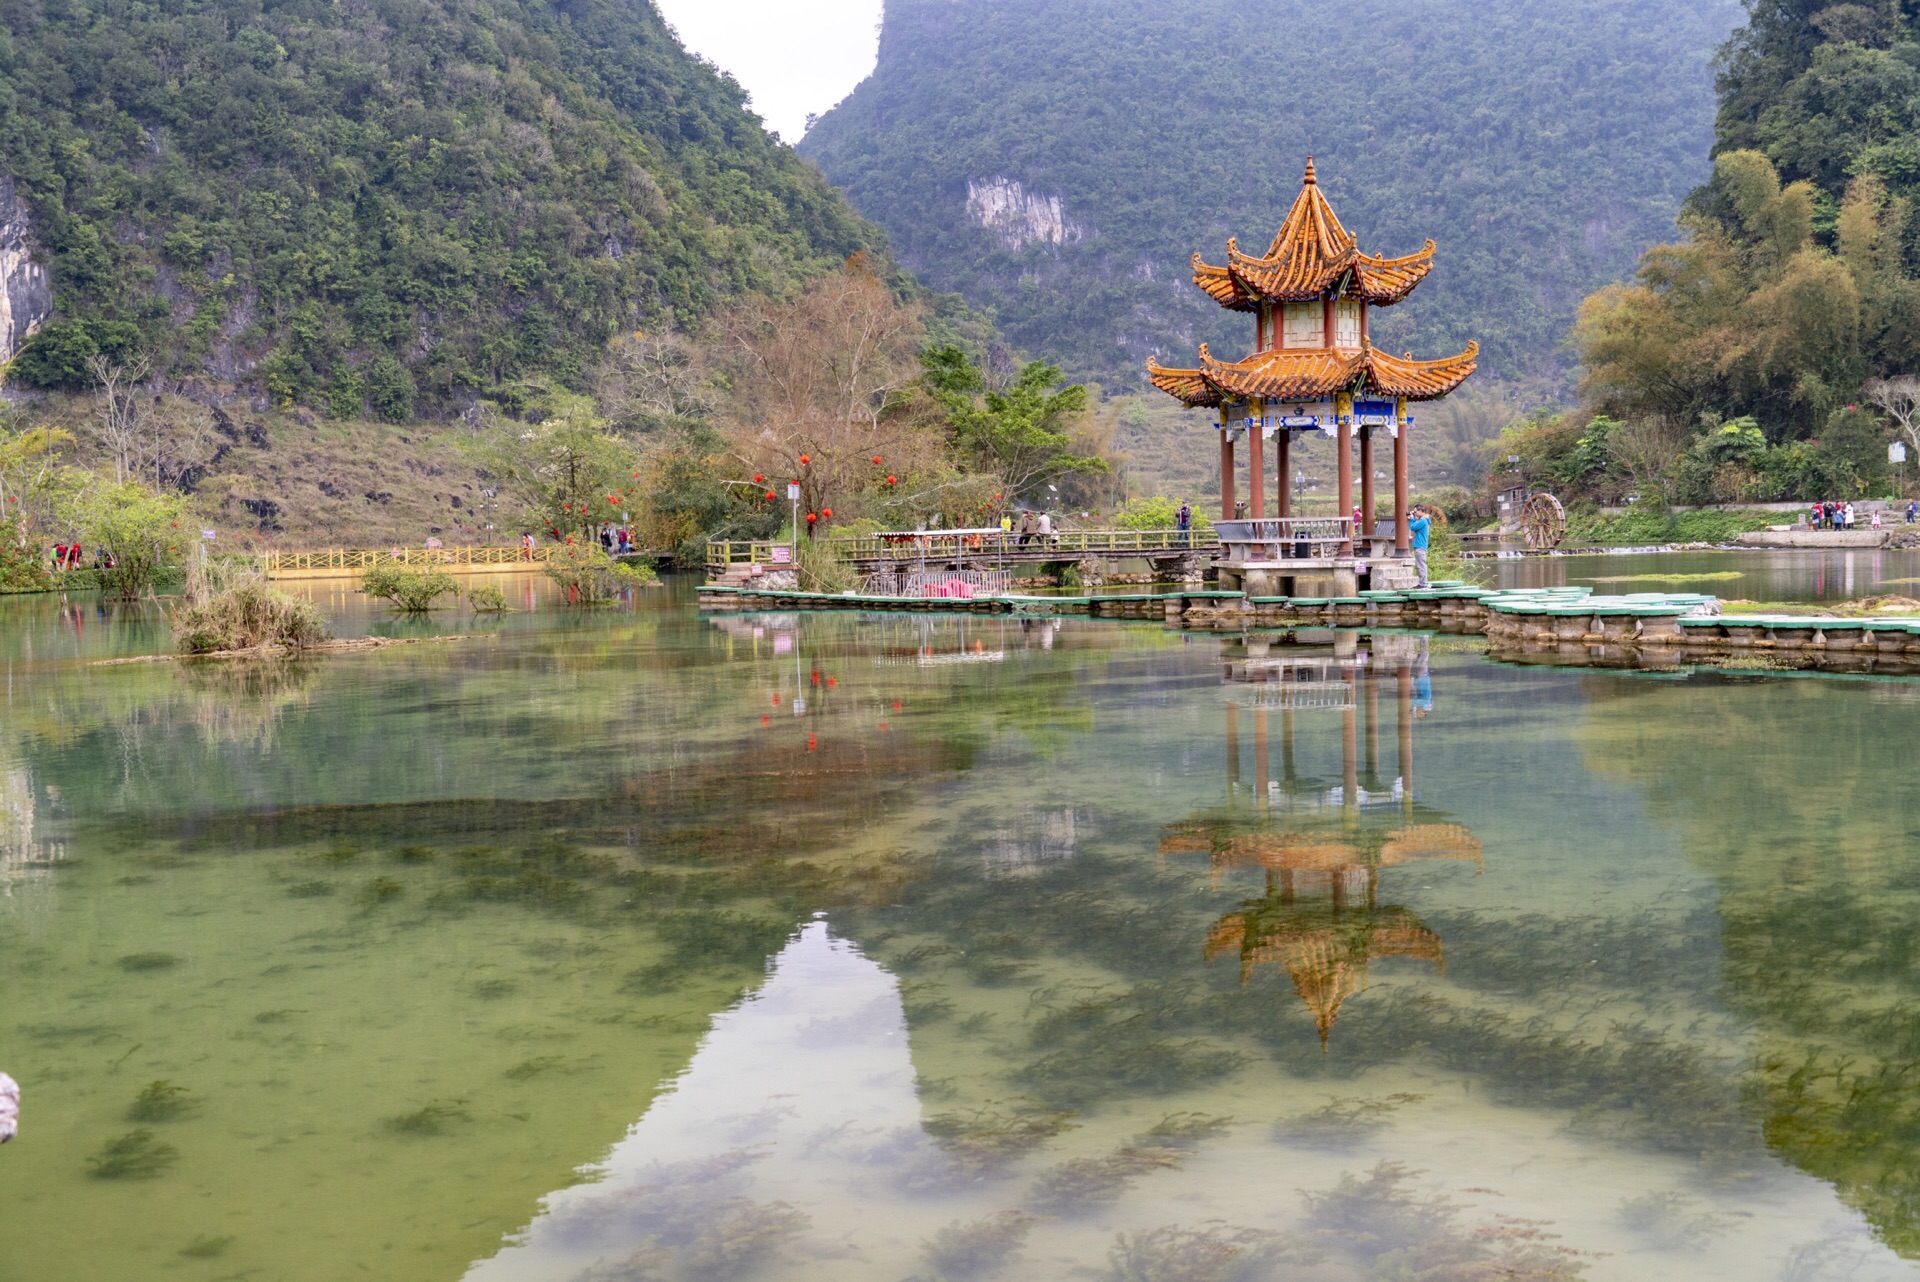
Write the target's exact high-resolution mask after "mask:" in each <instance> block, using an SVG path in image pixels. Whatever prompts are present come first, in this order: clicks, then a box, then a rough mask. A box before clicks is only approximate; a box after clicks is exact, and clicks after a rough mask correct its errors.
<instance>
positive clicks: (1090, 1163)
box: [1029, 1144, 1187, 1215]
mask: <svg viewBox="0 0 1920 1282" xmlns="http://www.w3.org/2000/svg"><path fill="white" fill-rule="evenodd" d="M1186 1159H1187V1154H1186V1151H1185V1150H1184V1149H1177V1148H1161V1147H1159V1146H1158V1145H1140V1144H1128V1145H1126V1146H1124V1147H1122V1148H1120V1149H1118V1150H1116V1151H1114V1152H1112V1153H1109V1154H1107V1155H1106V1156H1105V1157H1079V1158H1075V1159H1073V1160H1072V1161H1070V1162H1062V1163H1061V1164H1060V1165H1059V1166H1056V1167H1054V1168H1053V1169H1051V1170H1048V1171H1043V1172H1041V1174H1040V1178H1038V1179H1036V1180H1035V1181H1034V1182H1033V1192H1032V1194H1031V1195H1030V1197H1029V1205H1031V1206H1032V1207H1033V1209H1034V1210H1036V1211H1039V1212H1040V1213H1041V1214H1043V1215H1077V1214H1080V1213H1081V1212H1084V1211H1089V1210H1093V1209H1095V1208H1097V1207H1102V1206H1111V1205H1112V1204H1113V1203H1115V1202H1117V1201H1119V1200H1120V1195H1121V1194H1122V1193H1124V1192H1126V1191H1127V1187H1128V1186H1129V1185H1131V1184H1132V1183H1133V1182H1134V1181H1135V1180H1137V1179H1139V1178H1140V1177H1141V1176H1143V1175H1147V1174H1151V1173H1152V1172H1154V1171H1177V1170H1179V1169H1180V1167H1181V1166H1183V1165H1185V1163H1186Z"/></svg>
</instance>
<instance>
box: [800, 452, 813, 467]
mask: <svg viewBox="0 0 1920 1282" xmlns="http://www.w3.org/2000/svg"><path fill="white" fill-rule="evenodd" d="M800 466H801V467H812V466H813V460H812V459H810V458H808V457H807V456H806V455H805V454H802V455H801V456H800Z"/></svg>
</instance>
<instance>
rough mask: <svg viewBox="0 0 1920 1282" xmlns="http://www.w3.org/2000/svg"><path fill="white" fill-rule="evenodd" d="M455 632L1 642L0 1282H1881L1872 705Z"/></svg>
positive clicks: (1892, 1164)
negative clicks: (171, 647) (257, 640)
mask: <svg viewBox="0 0 1920 1282" xmlns="http://www.w3.org/2000/svg"><path fill="white" fill-rule="evenodd" d="M1542 564H1543V565H1545V566H1546V567H1548V569H1549V570H1558V569H1560V568H1562V567H1564V566H1571V565H1572V559H1571V558H1568V559H1566V560H1565V561H1564V562H1563V561H1559V560H1556V561H1551V562H1545V563H1542ZM1503 568H1504V567H1503ZM1525 568H1526V569H1528V570H1529V571H1531V569H1532V568H1533V563H1528V565H1527V566H1526V567H1525ZM1578 570H1579V567H1574V568H1572V569H1569V570H1568V573H1569V575H1570V576H1571V575H1573V574H1574V573H1575V572H1577V571H1578ZM1621 572H1626V571H1621ZM500 581H501V582H502V584H503V585H504V586H506V587H508V589H509V598H510V600H512V601H514V602H515V604H516V605H517V606H518V607H520V608H519V609H517V610H516V611H515V612H514V613H511V614H509V615H507V616H505V617H503V618H497V619H487V618H484V617H483V618H479V619H476V618H474V616H471V615H469V614H466V613H464V612H459V611H447V612H442V613H439V614H436V615H435V616H433V617H432V618H431V619H430V620H428V621H425V622H421V623H406V622H397V621H395V620H393V619H392V618H391V617H390V616H387V615H386V614H385V613H384V612H381V611H377V610H371V609H369V608H368V606H367V604H366V603H365V602H364V601H363V600H362V599H361V598H360V597H359V596H358V595H357V594H355V593H352V592H351V591H350V590H348V589H347V587H346V585H344V584H334V583H330V582H322V583H316V584H312V585H307V586H305V587H304V588H302V590H305V591H309V592H312V593H313V594H315V596H316V599H317V600H320V601H321V602H322V604H323V606H324V607H325V608H326V609H327V610H328V611H329V613H330V614H331V615H333V617H334V618H335V621H336V627H337V628H338V630H339V631H341V632H342V633H343V634H365V633H387V634H395V635H407V634H412V635H419V636H423V637H433V636H439V635H446V636H457V637H459V638H461V639H455V640H444V641H434V640H427V641H424V642H423V643H422V644H419V645H412V646H405V647H395V648H390V649H386V650H381V651H375V652H362V653H348V654H338V655H329V656H320V657H314V658H310V659H305V660H300V661H289V662H275V663H265V664H261V663H247V664H238V663H202V664H195V665H175V664H170V663H137V664H123V665H112V666H98V665H97V664H96V662H95V661H96V660H98V659H101V658H107V657H115V656H125V655H131V654H138V653H142V652H150V651H153V650H156V649H159V648H161V647H163V646H164V637H163V631H164V629H163V623H162V620H161V619H160V618H159V617H158V615H157V612H156V609H155V607H153V606H151V605H149V606H145V607H122V606H116V605H108V604H104V603H100V602H97V601H93V600H90V599H81V598H75V599H74V600H72V601H67V602H63V601H62V600H60V599H59V598H55V597H16V598H0V663H4V666H5V668H6V681H5V687H4V699H5V703H4V717H3V718H0V994H4V997H3V998H0V1069H4V1070H6V1071H7V1072H10V1073H11V1074H12V1075H13V1076H15V1077H16V1078H18V1079H19V1080H20V1082H21V1084H22V1088H23V1096H24V1106H23V1111H22V1128H21V1133H20V1137H19V1139H18V1140H17V1141H15V1142H14V1143H12V1144H9V1145H7V1146H6V1147H4V1148H0V1207H4V1208H5V1211H4V1216H5V1220H4V1222H5V1225H6V1232H5V1239H4V1246H0V1279H3V1280H4V1282H29V1280H30V1282H67V1280H72V1282H83V1280H84V1282H97V1280H99V1279H109V1278H112V1279H118V1278H179V1279H189V1280H199V1279H206V1280H208V1282H212V1280H213V1279H237V1278H258V1279H290V1280H292V1279H298V1280H307V1279H312V1280H314V1282H319V1280H321V1279H326V1280H327V1282H337V1279H340V1278H343V1277H359V1276H367V1277H375V1278H381V1279H421V1280H423V1282H424V1280H427V1279H434V1280H441V1279H445V1280H447V1282H458V1280H460V1279H471V1280H472V1282H549V1280H551V1282H563V1280H565V1282H613V1280H616V1279H633V1280H638V1279H661V1280H663V1282H692V1280H697V1279H731V1278H740V1279H753V1280H757V1279H766V1280H768V1282H776V1280H777V1282H786V1280H789V1279H792V1280H794V1282H801V1280H806V1282H812V1280H815V1279H818V1280H820V1282H825V1280H827V1279H836V1280H844V1279H858V1280H865V1279H872V1280H873V1282H902V1279H909V1278H918V1279H923V1280H924V1282H932V1280H933V1279H950V1280H955V1282H957V1280H959V1279H986V1278H1005V1279H1116V1280H1120V1282H1141V1280H1145V1282H1225V1280H1226V1279H1315V1280H1318V1279H1327V1280H1329V1282H1336V1280H1340V1282H1343V1280H1347V1279H1353V1280H1356V1282H1357V1280H1359V1279H1371V1278H1387V1277H1395V1278H1398V1277H1415V1276H1417V1277H1420V1278H1423V1279H1445V1280H1453V1279H1459V1280H1462V1282H1464V1280H1467V1279H1476V1280H1488V1279H1494V1278H1535V1279H1549V1278H1590V1279H1607V1280H1614V1279H1617V1280H1620V1282H1627V1280H1629V1279H1632V1280H1636V1282H1637V1280H1640V1279H1675V1280H1679V1279H1688V1280H1692V1279H1700V1278H1742V1279H1746V1278H1754V1279H1783V1280H1786V1279H1790V1280H1794V1282H1813V1280H1816V1279H1842V1278H1845V1279H1894V1278H1911V1277H1916V1276H1920V1269H1916V1267H1915V1266H1914V1264H1913V1263H1911V1262H1910V1261H1911V1260H1912V1259H1913V1258H1914V1257H1915V1256H1916V1255H1917V1254H1920V1091H1917V1090H1916V1087H1920V1080H1917V1079H1920V1021H1917V1020H1916V1012H1920V844H1917V841H1916V837H1917V835H1920V834H1917V831H1916V828H1915V820H1914V819H1913V818H1911V817H1910V815H1909V814H1908V812H1907V809H1906V807H1907V805H1908V803H1909V799H1910V797H1911V796H1912V791H1911V790H1912V783H1911V777H1912V768H1911V764H1910V751H1911V749H1910V741H1911V739H1912V736H1913V726H1914V724H1915V714H1916V713H1917V712H1920V682H1915V681H1911V680H1901V679H1888V678H1844V677H1823V676H1803V675H1779V674H1738V675H1734V674H1715V673H1692V674H1681V675H1677V676H1676V675H1671V674H1663V675H1636V674H1630V673H1616V672H1601V671H1581V670H1568V669H1559V668H1522V667H1513V666H1504V665H1499V664H1495V663H1492V662H1489V661H1488V660H1486V659H1485V658H1483V657H1482V656H1481V654H1480V653H1479V650H1480V644H1479V643H1478V642H1477V641H1476V640H1475V639H1473V638H1463V637H1441V636H1427V635H1423V634H1417V633H1385V632H1383V633H1380V634H1378V635H1370V634H1361V633H1344V634H1335V633H1333V632H1322V633H1314V634H1307V635H1305V636H1304V637H1303V638H1301V640H1302V641H1303V642H1305V643H1304V644H1296V645H1288V646H1276V645H1273V644H1271V643H1270V640H1269V639H1267V638H1263V637H1261V636H1259V635H1255V636H1252V637H1249V638H1245V639H1243V638H1240V637H1230V638H1223V637H1219V636H1214V635H1200V634H1182V633H1176V632H1168V631H1166V630H1164V629H1162V628H1160V627H1158V626H1156V625H1151V624H1123V623H1110V622H1101V621H1095V620H1087V619H1049V620H1035V621H1026V622H1022V621H1020V620H1014V619H1002V618H997V617H985V616H970V617H969V616H950V617H943V616H923V617H915V616H885V617H869V616H862V615H859V614H854V613H845V614H808V615H801V614H767V615H729V616H726V617H724V618H703V617H702V616H701V615H700V614H699V613H698V612H697V610H696V609H695V608H694V606H693V602H692V594H691V591H690V590H689V588H688V587H687V586H686V585H684V584H683V585H677V586H673V587H669V588H666V589H662V590H660V591H657V592H655V593H652V594H650V595H643V596H642V597H641V598H640V599H639V600H638V601H637V602H634V603H631V604H629V605H626V606H622V607H620V608H616V609H611V610H605V611H598V612H590V613H583V612H579V611H572V610H567V609H564V608H561V607H560V606H559V605H558V603H557V602H555V601H554V600H553V598H552V596H551V594H550V592H549V591H548V590H547V587H546V585H545V584H544V583H542V582H540V581H538V580H535V579H532V578H525V577H503V578H502V579H501V580H500ZM1573 581H1583V580H1581V579H1578V578H1574V579H1573Z"/></svg>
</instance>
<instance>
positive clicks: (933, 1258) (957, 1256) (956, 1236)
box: [925, 1211, 1039, 1282]
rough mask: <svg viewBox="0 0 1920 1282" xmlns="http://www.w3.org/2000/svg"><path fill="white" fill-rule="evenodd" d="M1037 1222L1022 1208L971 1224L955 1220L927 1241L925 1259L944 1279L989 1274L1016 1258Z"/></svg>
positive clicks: (958, 1281) (966, 1280)
mask: <svg viewBox="0 0 1920 1282" xmlns="http://www.w3.org/2000/svg"><path fill="white" fill-rule="evenodd" d="M1037 1223H1039V1219H1038V1217H1036V1216H1032V1215H1029V1214H1027V1213H1026V1212H1025V1211H1000V1212H997V1213H995V1214H993V1215H989V1216H987V1217H986V1218H985V1219H983V1220H975V1221H973V1222H972V1223H971V1224H962V1223H960V1221H958V1220H955V1221H954V1222H953V1223H951V1224H949V1225H947V1227H946V1228H944V1229H941V1230H940V1231H939V1232H938V1233H935V1234H934V1235H933V1237H932V1238H931V1239H929V1240H928V1242H927V1244H926V1250H925V1255H926V1261H927V1263H928V1264H930V1265H931V1266H933V1270H934V1272H935V1273H937V1274H939V1275H940V1276H941V1277H942V1278H945V1279H947V1282H975V1279H978V1278H985V1277H991V1276H992V1275H993V1274H995V1273H998V1272H999V1271H1000V1270H1001V1269H1004V1268H1005V1267H1007V1266H1008V1265H1009V1264H1012V1263H1013V1262H1014V1261H1015V1260H1016V1259H1017V1258H1018V1257H1019V1254H1020V1248H1021V1247H1023V1246H1025V1245H1026V1242H1027V1234H1028V1233H1030V1232H1031V1231H1032V1230H1033V1226H1034V1225H1035V1224H1037Z"/></svg>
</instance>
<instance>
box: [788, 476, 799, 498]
mask: <svg viewBox="0 0 1920 1282" xmlns="http://www.w3.org/2000/svg"><path fill="white" fill-rule="evenodd" d="M799 501H800V486H799V484H798V483H797V482H794V481H788V482H787V502H789V503H798V502H799Z"/></svg>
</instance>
